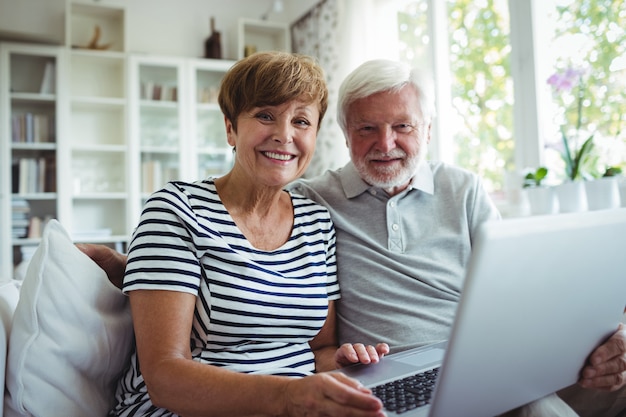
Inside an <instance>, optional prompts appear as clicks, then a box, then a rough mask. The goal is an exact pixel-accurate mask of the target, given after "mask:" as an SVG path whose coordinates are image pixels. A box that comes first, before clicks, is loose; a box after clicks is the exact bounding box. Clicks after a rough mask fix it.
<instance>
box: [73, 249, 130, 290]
mask: <svg viewBox="0 0 626 417" xmlns="http://www.w3.org/2000/svg"><path fill="white" fill-rule="evenodd" d="M76 247H77V248H78V249H80V250H81V251H83V252H84V253H85V254H86V255H87V256H89V257H90V258H91V259H92V260H93V261H94V262H95V263H96V264H98V266H99V267H100V268H102V269H103V270H104V272H106V274H107V276H108V277H109V281H111V283H113V285H115V286H116V287H117V288H119V289H122V283H123V282H124V271H125V269H126V255H123V254H121V253H119V252H118V251H116V250H114V249H112V248H110V247H108V246H105V245H95V244H91V243H79V244H77V245H76Z"/></svg>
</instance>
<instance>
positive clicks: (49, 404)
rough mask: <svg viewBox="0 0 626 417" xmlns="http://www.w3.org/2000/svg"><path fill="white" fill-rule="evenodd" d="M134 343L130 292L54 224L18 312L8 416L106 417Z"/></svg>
mask: <svg viewBox="0 0 626 417" xmlns="http://www.w3.org/2000/svg"><path fill="white" fill-rule="evenodd" d="M133 342H134V336H133V331H132V322H131V316H130V308H129V305H128V301H127V297H126V296H124V295H123V294H122V293H121V291H120V290H119V289H118V288H116V287H115V286H114V285H113V284H111V283H110V282H109V280H108V278H107V276H106V274H105V273H104V271H103V270H102V269H101V268H100V267H98V265H97V264H96V263H95V262H93V261H92V260H91V259H90V258H89V257H88V256H87V255H85V254H84V253H82V252H81V251H80V250H79V249H78V248H76V246H75V245H74V244H73V243H72V240H71V239H70V237H69V235H68V234H67V232H66V231H65V230H64V229H63V227H62V226H61V224H60V223H59V222H58V221H56V220H52V221H50V222H49V223H48V225H47V226H46V229H45V230H44V233H43V237H42V240H41V243H40V244H39V247H38V248H37V250H36V252H35V254H34V256H33V259H32V261H31V263H30V265H29V267H28V270H27V273H26V277H25V278H24V282H23V284H22V289H21V292H20V299H19V301H18V304H17V307H16V310H15V316H14V319H13V326H12V328H11V333H10V339H9V356H8V361H7V376H6V387H7V389H8V394H7V395H6V398H5V413H6V414H8V415H29V416H30V415H32V416H64V417H79V416H80V417H91V416H93V417H103V416H106V414H107V412H108V410H109V409H110V408H111V407H112V405H113V400H114V395H115V388H116V384H117V379H118V377H119V376H120V374H121V372H122V371H123V370H124V368H125V367H126V365H127V364H128V361H129V358H130V353H131V349H132V346H133ZM7 408H9V410H7ZM11 411H12V412H11Z"/></svg>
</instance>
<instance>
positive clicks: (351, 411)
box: [284, 372, 385, 417]
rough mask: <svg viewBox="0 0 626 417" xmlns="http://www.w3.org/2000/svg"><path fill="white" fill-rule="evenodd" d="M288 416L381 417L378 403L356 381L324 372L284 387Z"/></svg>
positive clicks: (381, 410)
mask: <svg viewBox="0 0 626 417" xmlns="http://www.w3.org/2000/svg"><path fill="white" fill-rule="evenodd" d="M284 398H285V401H286V410H287V413H286V414H287V415H288V416H306V417H317V416H342V417H383V416H385V413H384V412H383V406H382V403H381V401H380V400H379V399H378V398H376V397H375V396H373V395H372V394H371V391H370V390H369V389H367V388H365V387H363V385H361V383H360V382H359V381H357V380H355V379H352V378H350V377H348V376H347V375H344V374H342V373H339V372H330V373H327V372H324V373H319V374H315V375H312V376H308V377H305V378H300V379H293V380H291V381H289V382H288V383H287V389H286V391H285V395H284Z"/></svg>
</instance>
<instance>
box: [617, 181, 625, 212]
mask: <svg viewBox="0 0 626 417" xmlns="http://www.w3.org/2000/svg"><path fill="white" fill-rule="evenodd" d="M617 188H618V189H619V198H620V201H621V203H622V207H626V177H617Z"/></svg>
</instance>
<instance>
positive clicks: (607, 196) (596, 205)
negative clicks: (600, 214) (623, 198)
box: [585, 177, 620, 210]
mask: <svg viewBox="0 0 626 417" xmlns="http://www.w3.org/2000/svg"><path fill="white" fill-rule="evenodd" d="M585 191H586V193H587V205H588V207H589V210H607V209H614V208H618V207H619V206H620V195H619V187H618V185H617V179H616V178H615V177H604V178H598V179H595V180H592V181H586V182H585Z"/></svg>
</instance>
